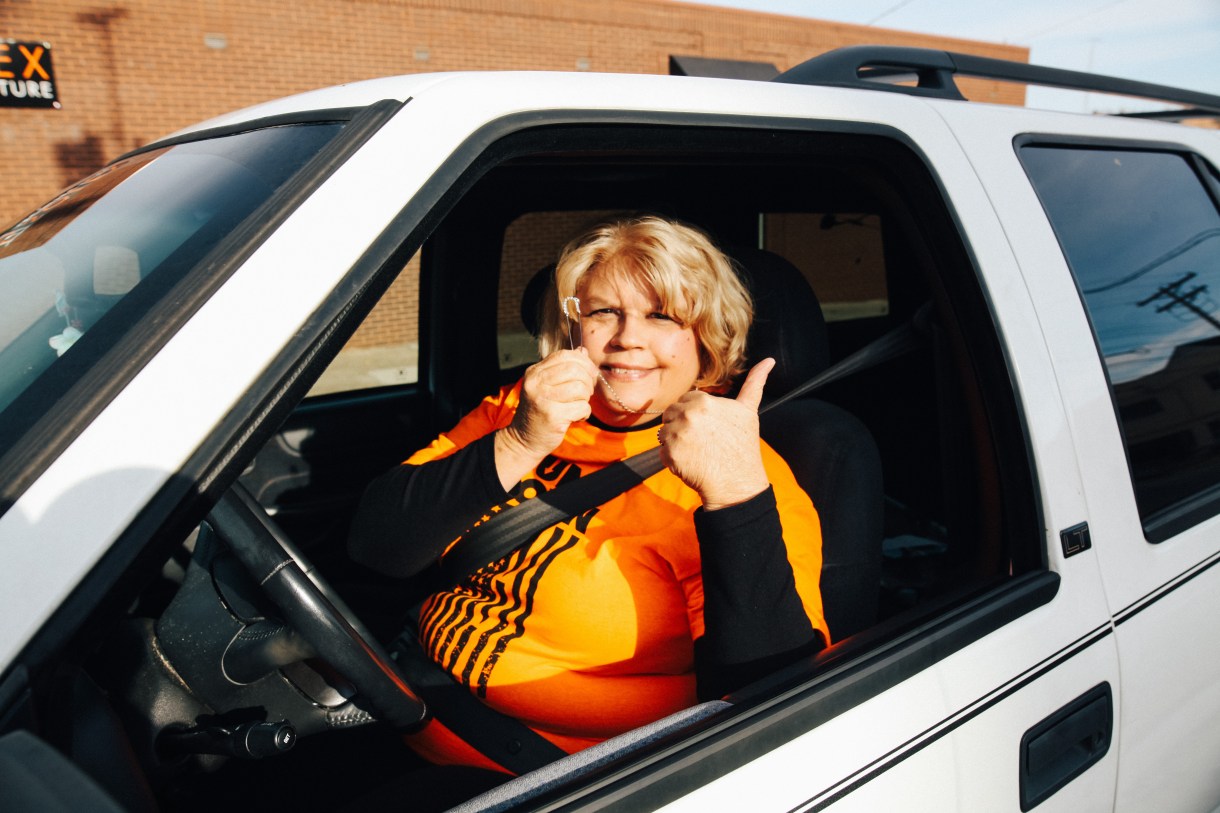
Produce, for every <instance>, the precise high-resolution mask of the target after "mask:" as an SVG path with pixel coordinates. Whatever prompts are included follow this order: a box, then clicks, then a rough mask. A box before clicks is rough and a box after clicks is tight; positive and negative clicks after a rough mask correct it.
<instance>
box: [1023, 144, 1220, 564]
mask: <svg viewBox="0 0 1220 813" xmlns="http://www.w3.org/2000/svg"><path fill="white" fill-rule="evenodd" d="M1026 147H1050V148H1064V149H1090V150H1115V151H1119V150H1121V151H1124V152H1151V153H1159V154H1172V155H1176V156H1178V157H1179V158H1182V159H1183V160H1185V162H1186V164H1187V165H1188V166H1189V167H1190V168H1191V169H1192V170H1193V171H1194V172H1195V175H1196V176H1197V177H1198V178H1199V180H1200V183H1201V185H1202V187H1203V189H1204V191H1205V192H1206V194H1207V195H1208V196H1209V197H1210V198H1211V200H1212V203H1213V204H1214V205H1215V206H1216V208H1217V211H1220V191H1218V190H1220V181H1218V180H1217V175H1216V169H1215V168H1214V167H1212V165H1211V163H1210V162H1209V161H1208V160H1207V159H1206V158H1205V157H1204V156H1202V155H1200V154H1199V153H1198V152H1197V151H1195V149H1194V148H1193V147H1190V146H1188V145H1185V144H1181V143H1179V142H1173V141H1141V140H1136V139H1129V138H1098V137H1088V136H1071V135H1059V134H1054V133H1023V134H1021V135H1019V136H1017V137H1016V138H1014V139H1013V149H1014V150H1015V151H1016V154H1017V161H1018V162H1019V163H1021V166H1022V169H1024V167H1025V165H1024V162H1022V161H1021V154H1022V151H1023V150H1024V149H1025V148H1026ZM1209 169H1210V172H1209V171H1208V170H1209ZM1026 177H1027V178H1028V177H1029V176H1028V172H1027V173H1026ZM1030 186H1031V188H1033V190H1034V194H1035V195H1036V196H1037V197H1038V202H1039V203H1040V204H1042V195H1041V193H1040V192H1039V191H1038V187H1037V185H1035V184H1034V183H1033V179H1032V178H1031V179H1030ZM1043 213H1044V214H1046V219H1047V223H1048V224H1049V225H1050V227H1051V230H1052V231H1055V225H1054V222H1053V221H1052V220H1051V217H1050V215H1049V214H1048V213H1046V209H1045V205H1044V204H1043ZM1055 233H1056V239H1058V233H1057V232H1055ZM1060 253H1061V254H1062V255H1063V262H1064V264H1065V265H1066V266H1067V267H1068V268H1069V269H1070V268H1071V267H1072V264H1071V261H1070V260H1069V259H1068V256H1067V254H1066V253H1064V252H1063V249H1062V244H1060ZM1072 284H1073V286H1075V288H1076V292H1077V295H1078V297H1079V301H1080V307H1081V310H1082V311H1083V312H1084V316H1085V319H1086V320H1087V321H1088V324H1089V332H1090V333H1091V334H1092V337H1093V345H1094V348H1095V349H1096V352H1097V363H1098V364H1099V365H1100V366H1101V371H1102V374H1103V375H1104V376H1105V378H1106V387H1107V389H1108V390H1109V397H1110V405H1111V408H1112V410H1113V413H1114V421H1115V426H1116V428H1117V430H1118V436H1119V440H1120V442H1121V443H1122V445H1123V458H1124V459H1125V460H1126V462H1127V481H1128V483H1130V485H1131V501H1132V504H1133V505H1134V506H1135V507H1136V512H1137V513H1139V505H1138V503H1137V502H1136V499H1135V475H1134V472H1133V470H1132V467H1131V454H1130V450H1129V449H1128V448H1127V433H1126V432H1125V431H1124V429H1123V421H1122V416H1121V415H1120V414H1119V408H1118V397H1117V394H1116V393H1115V390H1114V382H1113V381H1112V380H1111V378H1110V370H1109V368H1108V367H1107V365H1106V362H1105V357H1104V356H1103V355H1102V350H1101V343H1100V340H1099V339H1098V338H1097V326H1096V325H1095V324H1094V322H1093V315H1092V312H1091V311H1090V310H1089V307H1088V304H1087V300H1086V299H1085V295H1084V290H1083V289H1082V288H1081V287H1080V281H1079V280H1078V279H1077V277H1076V274H1075V272H1073V273H1072ZM1217 515H1220V483H1218V484H1216V485H1215V486H1213V487H1211V488H1208V489H1205V490H1204V491H1201V492H1199V493H1197V494H1193V495H1191V496H1189V497H1185V498H1183V499H1181V500H1178V501H1177V502H1175V503H1173V504H1171V505H1168V506H1166V507H1164V508H1161V509H1158V510H1157V511H1154V512H1152V513H1150V514H1149V515H1148V516H1147V517H1144V516H1142V515H1141V516H1140V525H1141V527H1142V530H1143V533H1144V539H1145V541H1147V542H1148V543H1149V544H1153V545H1159V544H1161V543H1162V542H1166V541H1168V540H1170V539H1172V538H1174V537H1175V536H1177V535H1179V534H1181V533H1183V532H1184V531H1187V530H1190V529H1191V528H1193V527H1194V526H1196V525H1198V524H1199V523H1201V522H1204V521H1206V520H1208V519H1210V518H1212V517H1215V516H1217Z"/></svg>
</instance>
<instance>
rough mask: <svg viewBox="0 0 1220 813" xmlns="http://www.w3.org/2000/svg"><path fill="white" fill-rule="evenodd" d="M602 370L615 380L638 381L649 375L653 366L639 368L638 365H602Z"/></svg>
mask: <svg viewBox="0 0 1220 813" xmlns="http://www.w3.org/2000/svg"><path fill="white" fill-rule="evenodd" d="M601 369H602V372H603V373H605V374H606V375H608V376H610V377H611V378H613V379H615V380H616V381H639V380H640V379H642V378H646V377H647V376H649V375H651V374H652V372H653V369H654V368H651V367H649V368H639V367H613V366H610V365H604V366H603V367H602V368H601Z"/></svg>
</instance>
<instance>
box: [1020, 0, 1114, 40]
mask: <svg viewBox="0 0 1220 813" xmlns="http://www.w3.org/2000/svg"><path fill="white" fill-rule="evenodd" d="M1126 2H1129V0H1111V2H1109V3H1106V4H1105V5H1104V6H1101V7H1099V8H1095V9H1093V10H1092V11H1086V12H1085V13H1084V14H1079V15H1077V16H1075V17H1072V18H1071V19H1070V20H1063V21H1061V22H1057V23H1053V24H1051V25H1048V26H1046V27H1045V28H1039V29H1038V30H1036V31H1034V32H1032V33H1029V34H1021V35H1018V36H1016V37H1014V38H1013V39H1016V40H1032V39H1036V38H1038V37H1040V36H1042V35H1043V34H1045V33H1047V32H1048V31H1054V30H1055V29H1057V28H1065V27H1067V26H1069V25H1072V24H1073V23H1078V22H1080V21H1081V20H1087V19H1088V18H1090V17H1092V16H1093V15H1095V14H1101V13H1102V12H1103V11H1108V10H1109V9H1112V8H1114V7H1115V6H1121V5H1122V4H1123V3H1126Z"/></svg>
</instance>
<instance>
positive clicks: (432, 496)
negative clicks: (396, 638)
mask: <svg viewBox="0 0 1220 813" xmlns="http://www.w3.org/2000/svg"><path fill="white" fill-rule="evenodd" d="M494 444H495V435H494V433H493V434H489V435H486V436H484V437H482V438H479V439H478V440H476V441H474V442H473V443H471V444H470V445H468V446H465V447H463V448H461V449H459V450H457V451H456V452H454V453H453V454H451V455H449V456H448V457H443V458H441V459H439V460H433V461H430V462H428V463H425V464H423V465H421V466H411V465H402V466H398V467H396V468H394V469H391V470H390V471H388V472H386V473H385V474H383V475H381V476H380V477H378V478H377V479H376V480H374V481H373V482H371V483H370V484H369V486H368V488H366V489H365V491H364V495H363V497H361V500H360V505H359V507H358V508H357V509H356V517H355V519H354V520H353V522H352V529H351V533H350V534H349V536H348V543H347V547H348V554H349V555H350V556H351V557H352V559H354V560H355V561H357V562H359V563H360V564H362V565H365V566H366V567H371V568H373V569H374V570H377V571H380V572H381V573H384V574H386V575H388V576H395V577H404V576H411V575H413V574H415V573H418V572H420V571H421V570H423V569H424V568H426V567H428V566H429V565H430V564H432V563H433V562H435V561H436V560H437V559H438V558H439V557H440V555H441V553H443V552H444V550H445V547H446V546H447V545H448V544H449V543H450V542H452V541H453V540H454V539H456V538H457V536H458V535H459V534H460V533H462V532H463V531H465V530H466V529H467V528H469V527H470V526H471V525H472V524H473V523H474V521H475V519H477V518H478V516H479V515H480V514H481V513H482V512H483V511H486V510H487V507H488V506H490V505H494V504H496V503H499V502H503V501H504V499H505V497H506V496H507V494H506V492H505V491H504V488H503V486H501V485H500V480H499V477H498V475H497V474H496V462H495V446H494Z"/></svg>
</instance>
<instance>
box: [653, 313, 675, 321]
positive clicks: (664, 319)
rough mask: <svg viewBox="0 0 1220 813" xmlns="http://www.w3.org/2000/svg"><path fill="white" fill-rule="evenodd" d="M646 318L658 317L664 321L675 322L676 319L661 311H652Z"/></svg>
mask: <svg viewBox="0 0 1220 813" xmlns="http://www.w3.org/2000/svg"><path fill="white" fill-rule="evenodd" d="M648 318H649V319H660V320H663V321H665V322H677V321H678V320H677V319H675V318H674V317H672V316H670V315H669V314H668V313H661V312H660V311H656V312H654V313H650V314H648Z"/></svg>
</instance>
